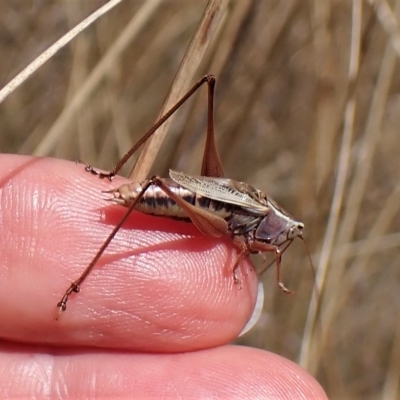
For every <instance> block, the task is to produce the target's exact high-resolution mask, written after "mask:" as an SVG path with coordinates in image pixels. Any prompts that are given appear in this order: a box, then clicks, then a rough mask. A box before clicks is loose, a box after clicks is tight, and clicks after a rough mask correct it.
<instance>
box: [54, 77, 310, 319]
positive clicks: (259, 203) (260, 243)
mask: <svg viewBox="0 0 400 400" xmlns="http://www.w3.org/2000/svg"><path fill="white" fill-rule="evenodd" d="M204 83H207V86H208V116H207V133H206V144H205V149H204V155H203V162H202V167H201V175H200V176H191V175H186V174H184V173H182V172H177V171H173V170H170V172H169V178H159V177H157V176H155V177H153V178H151V179H148V180H146V181H144V182H140V183H138V182H131V183H128V184H125V185H122V186H120V187H118V188H115V189H112V190H108V191H105V193H108V194H110V195H111V198H110V199H108V200H110V201H112V202H114V203H115V204H120V205H123V206H125V207H128V211H127V212H126V214H125V215H124V217H123V218H122V219H121V221H120V222H119V223H118V224H117V226H116V227H115V228H114V229H113V230H112V232H111V233H110V235H109V236H108V237H107V239H106V240H105V241H104V243H103V245H102V246H101V248H100V249H99V250H98V251H97V253H96V254H95V256H94V258H93V259H92V261H91V262H90V264H89V265H88V266H87V267H86V269H85V270H84V272H83V273H82V274H81V276H80V277H79V278H78V279H77V280H75V281H74V282H73V283H72V284H71V285H70V286H69V287H68V289H67V290H66V292H65V294H64V296H63V297H62V299H61V300H60V302H59V303H58V304H57V307H58V314H57V316H58V315H59V314H60V313H61V312H63V311H65V309H66V305H67V301H68V298H69V296H70V294H71V293H73V292H76V293H77V292H79V290H80V286H81V284H82V283H83V281H84V280H85V279H86V278H87V276H88V275H89V274H90V272H91V271H92V269H93V267H94V266H95V265H96V263H97V261H98V260H99V258H100V257H101V256H102V254H103V253H104V251H105V250H106V249H107V247H108V245H109V244H110V242H111V241H112V240H113V238H114V237H115V235H116V234H117V232H118V231H119V229H120V228H121V226H122V225H123V223H124V222H125V221H126V220H127V218H128V217H129V215H130V214H131V212H132V211H133V210H137V211H140V212H143V213H147V214H151V215H157V216H163V217H170V218H174V219H181V220H184V221H189V222H192V223H193V224H194V225H195V226H196V227H197V229H198V230H199V231H201V232H202V233H203V234H205V235H207V236H213V237H220V236H223V235H225V234H228V235H230V236H231V238H232V240H233V242H234V244H235V245H236V247H237V248H238V254H237V258H236V262H235V264H234V267H233V271H232V272H233V280H234V282H235V283H238V282H239V280H238V278H237V268H238V264H239V261H240V260H241V258H243V257H245V256H247V255H249V254H251V253H265V252H269V253H274V254H275V263H276V268H277V270H276V273H277V282H278V286H279V287H280V289H281V290H282V291H283V292H285V293H291V291H290V290H289V289H287V288H286V287H285V285H284V284H283V283H282V281H281V271H280V269H281V255H282V252H283V251H284V250H285V249H286V248H287V246H288V245H289V244H290V243H291V242H292V241H293V239H294V238H296V237H300V238H302V231H303V228H304V225H303V223H302V222H299V221H296V220H295V219H293V218H292V217H291V216H290V215H289V214H288V213H287V212H286V211H284V210H283V209H282V208H281V207H280V206H278V204H276V203H275V202H274V201H273V200H272V199H271V198H269V197H268V196H267V195H266V194H265V193H264V192H262V191H261V190H258V189H256V188H254V187H253V186H251V185H249V184H247V183H244V182H238V181H235V180H233V179H228V178H224V177H223V176H224V172H223V167H222V163H221V160H220V157H219V153H218V150H217V147H216V143H215V134H214V111H213V108H214V87H215V78H214V76H212V75H206V76H204V77H203V78H202V79H201V80H200V81H198V82H197V83H196V84H195V85H194V86H193V87H192V88H191V89H190V90H189V91H188V92H187V94H186V95H184V96H183V97H182V98H181V99H180V100H179V101H178V102H177V103H176V104H175V106H173V107H172V108H171V109H170V110H169V111H168V112H167V113H166V114H165V115H163V116H162V117H161V118H160V119H159V120H158V121H157V122H156V123H155V124H154V125H153V126H152V127H151V128H150V129H149V130H148V131H147V132H146V133H145V134H144V135H143V136H142V137H141V138H140V139H139V140H138V141H137V142H136V144H135V145H134V146H133V147H132V149H130V150H129V151H128V152H127V153H126V155H125V156H124V157H123V158H122V159H121V160H120V161H119V162H118V164H117V165H116V166H115V168H114V169H113V170H112V171H111V172H109V173H104V172H100V171H98V170H96V169H94V168H93V167H91V166H89V165H86V164H85V165H86V166H85V169H86V171H89V172H91V173H92V174H95V175H97V176H99V177H100V178H108V179H110V180H111V179H112V177H113V176H114V175H115V174H116V173H117V172H118V171H119V170H120V169H121V168H122V166H123V165H124V164H125V163H126V162H127V160H128V159H129V158H130V157H131V156H132V155H133V154H134V153H135V152H136V151H137V150H138V148H139V147H140V146H141V145H142V144H143V143H144V142H145V141H146V140H147V139H148V138H150V137H151V136H152V135H153V134H154V132H155V131H156V130H157V129H158V128H159V127H160V126H161V125H162V124H163V123H164V122H165V121H166V120H167V119H168V118H169V117H170V116H171V115H172V114H173V113H175V112H176V111H177V110H178V109H179V107H180V106H181V105H182V104H183V103H184V102H185V101H186V100H188V99H189V98H190V97H191V96H192V95H193V94H194V93H195V92H196V91H197V90H198V89H199V88H200V87H201V86H202V85H203V84H204Z"/></svg>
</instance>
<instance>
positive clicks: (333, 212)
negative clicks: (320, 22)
mask: <svg viewBox="0 0 400 400" xmlns="http://www.w3.org/2000/svg"><path fill="white" fill-rule="evenodd" d="M361 15H362V2H361V0H354V1H353V23H352V33H351V46H350V65H349V86H350V88H352V87H353V86H354V84H355V81H356V79H357V75H358V70H359V59H360V38H361ZM355 109H356V98H355V93H354V91H352V92H351V97H350V98H349V101H348V103H347V106H346V112H345V116H344V129H343V135H342V143H341V146H340V149H341V150H340V155H339V159H338V173H337V177H336V183H335V190H334V195H333V200H332V205H331V209H330V214H329V220H328V227H327V229H326V233H325V236H324V242H323V245H322V251H321V258H320V260H319V264H318V270H317V279H316V285H317V287H318V288H319V291H320V292H321V293H322V291H323V289H324V286H325V279H326V274H327V271H328V267H329V265H330V264H329V259H330V258H331V255H332V251H333V243H334V238H335V235H336V231H337V227H338V221H339V216H340V210H341V207H342V203H343V198H344V193H345V184H346V180H347V177H348V174H349V165H350V149H351V142H352V137H353V132H354V115H355ZM318 301H319V299H318V298H317V297H316V295H315V292H313V296H312V299H311V302H310V307H309V312H308V316H307V322H306V326H305V329H304V335H303V342H302V347H301V352H300V357H299V363H300V365H302V366H303V367H304V368H306V369H308V370H311V371H312V372H314V373H315V368H316V363H314V362H312V361H313V360H315V358H314V357H313V354H312V352H311V343H312V341H313V339H315V337H314V336H313V331H314V327H315V322H316V318H317V309H318ZM321 325H323V321H322V323H321Z"/></svg>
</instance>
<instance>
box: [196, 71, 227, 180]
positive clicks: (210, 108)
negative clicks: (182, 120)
mask: <svg viewBox="0 0 400 400" xmlns="http://www.w3.org/2000/svg"><path fill="white" fill-rule="evenodd" d="M207 84H208V105H207V137H206V144H205V147H204V154H203V162H202V165H201V175H202V176H210V177H216V178H222V177H223V176H224V168H223V166H222V163H221V158H220V156H219V153H218V150H217V145H216V143H215V132H214V89H215V78H214V76H209V79H208V81H207Z"/></svg>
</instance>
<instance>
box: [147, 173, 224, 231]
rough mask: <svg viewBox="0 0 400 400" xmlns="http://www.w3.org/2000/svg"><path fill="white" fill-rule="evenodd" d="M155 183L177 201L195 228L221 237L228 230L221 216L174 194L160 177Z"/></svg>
mask: <svg viewBox="0 0 400 400" xmlns="http://www.w3.org/2000/svg"><path fill="white" fill-rule="evenodd" d="M155 184H156V185H157V186H159V187H160V189H161V190H163V191H164V193H166V194H167V195H168V196H169V197H170V198H171V199H172V200H173V201H175V203H177V204H178V205H179V206H180V207H182V209H183V210H184V211H185V212H186V214H187V216H188V217H189V218H190V220H191V221H192V223H193V224H194V225H195V226H196V228H197V229H198V230H199V231H200V232H202V233H204V234H205V235H207V236H212V237H221V236H222V235H224V234H225V233H227V232H228V223H227V222H226V221H225V220H224V219H223V218H221V217H218V216H217V215H215V214H213V213H212V212H210V211H207V210H205V209H203V208H200V207H196V206H194V205H192V204H190V203H188V202H187V201H186V200H184V199H182V198H181V197H179V196H178V195H176V194H175V193H174V192H173V191H172V190H171V189H170V188H169V187H168V186H167V185H166V184H165V183H164V181H163V180H162V179H160V178H158V180H156V181H155Z"/></svg>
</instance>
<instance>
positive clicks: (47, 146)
mask: <svg viewBox="0 0 400 400" xmlns="http://www.w3.org/2000/svg"><path fill="white" fill-rule="evenodd" d="M160 4H161V0H149V1H146V2H145V3H144V4H143V6H142V7H141V9H140V10H139V11H138V12H137V13H136V15H135V16H134V17H133V18H132V20H131V22H130V23H129V24H128V26H127V27H126V28H125V29H124V30H123V32H122V33H121V34H120V36H119V37H118V39H117V40H116V41H115V43H114V45H113V46H111V48H110V49H109V50H108V51H107V53H106V54H105V55H104V57H103V58H102V60H101V61H100V62H99V63H98V64H97V66H96V68H94V70H93V71H92V72H91V74H90V75H89V76H88V77H87V79H86V81H85V82H84V83H83V84H82V86H81V89H80V90H79V91H78V92H77V93H76V95H75V96H74V97H73V99H72V100H71V101H70V102H69V103H68V105H67V106H66V107H65V108H64V109H63V112H62V113H61V114H60V116H59V117H58V118H57V120H56V121H55V122H54V123H53V125H52V127H51V128H50V129H49V130H48V132H47V133H46V135H45V136H44V138H43V140H42V141H41V142H40V144H39V145H38V146H37V147H36V149H35V150H34V151H33V155H36V156H45V155H48V154H49V152H50V151H51V150H52V149H53V147H54V146H55V145H56V143H57V141H58V140H59V138H60V137H61V135H63V134H64V133H65V132H66V129H67V127H68V126H69V125H70V123H71V121H73V120H74V117H75V115H76V114H77V113H78V112H79V111H80V110H81V109H82V107H84V106H85V105H86V104H87V103H88V101H89V100H90V98H91V96H92V94H93V92H94V90H95V89H96V88H97V87H98V85H99V84H100V83H101V81H102V80H103V79H104V78H105V76H106V75H107V74H108V73H109V72H110V70H112V69H113V68H115V63H116V60H118V59H119V57H120V56H121V54H122V53H123V52H124V51H125V50H126V49H127V47H128V46H129V44H130V43H131V42H132V41H133V40H134V39H135V38H136V36H137V35H138V34H139V32H140V31H141V29H143V27H145V26H146V23H147V22H148V21H149V19H150V18H151V16H152V15H153V13H154V12H155V11H156V9H157V7H158V6H159V5H160Z"/></svg>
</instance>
